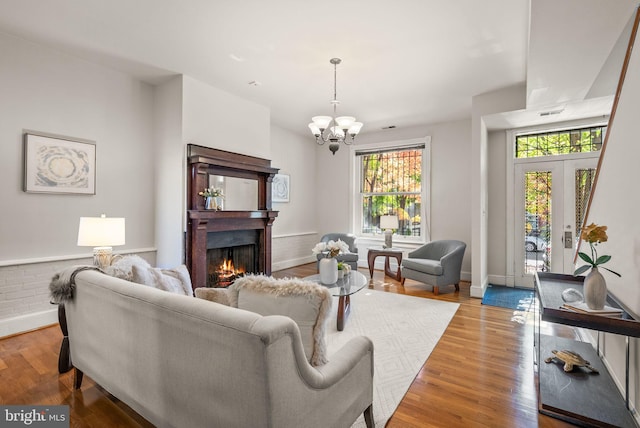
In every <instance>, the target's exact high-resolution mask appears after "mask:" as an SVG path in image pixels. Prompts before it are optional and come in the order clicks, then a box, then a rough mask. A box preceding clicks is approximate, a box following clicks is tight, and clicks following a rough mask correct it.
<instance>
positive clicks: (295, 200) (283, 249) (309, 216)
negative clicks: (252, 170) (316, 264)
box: [271, 124, 319, 270]
mask: <svg viewBox="0 0 640 428" xmlns="http://www.w3.org/2000/svg"><path fill="white" fill-rule="evenodd" d="M315 156H316V144H315V141H314V139H313V137H312V136H309V137H304V136H300V135H298V134H295V133H293V132H291V131H289V130H286V129H284V128H281V127H279V126H277V125H273V124H272V125H271V160H272V162H271V165H272V166H273V167H274V168H280V173H281V174H288V175H289V178H290V181H289V183H290V189H289V191H290V194H289V202H280V203H278V202H274V203H273V209H274V210H277V211H278V217H277V218H276V220H275V222H274V223H273V249H272V250H273V255H272V260H273V270H279V269H285V268H288V267H291V266H296V265H300V264H303V263H308V262H310V261H313V260H314V258H313V257H312V255H311V249H312V248H313V246H314V245H315V244H316V243H317V242H318V240H319V237H318V233H317V228H316V225H317V205H318V204H317V195H316V189H317V184H318V183H317V182H316V176H317V175H316V160H315Z"/></svg>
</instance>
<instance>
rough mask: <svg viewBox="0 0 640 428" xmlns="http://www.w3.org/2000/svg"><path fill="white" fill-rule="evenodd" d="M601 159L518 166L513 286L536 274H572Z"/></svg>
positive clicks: (528, 283) (525, 283)
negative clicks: (586, 210)
mask: <svg viewBox="0 0 640 428" xmlns="http://www.w3.org/2000/svg"><path fill="white" fill-rule="evenodd" d="M597 162H598V157H597V153H596V154H595V156H593V155H591V156H587V157H583V158H580V159H566V160H551V161H537V162H523V163H518V164H516V166H515V174H516V189H515V193H516V194H515V197H516V199H515V200H516V213H515V215H516V221H515V229H516V230H515V253H516V256H515V258H514V259H515V263H516V266H515V285H516V286H517V287H533V279H532V276H533V274H534V272H536V271H538V272H556V273H567V274H571V273H573V269H574V256H575V252H576V245H577V239H576V238H577V237H578V236H579V233H580V228H581V227H582V220H583V218H584V213H585V209H586V204H587V202H588V200H589V193H590V192H591V185H592V184H593V179H594V177H595V170H596V164H597Z"/></svg>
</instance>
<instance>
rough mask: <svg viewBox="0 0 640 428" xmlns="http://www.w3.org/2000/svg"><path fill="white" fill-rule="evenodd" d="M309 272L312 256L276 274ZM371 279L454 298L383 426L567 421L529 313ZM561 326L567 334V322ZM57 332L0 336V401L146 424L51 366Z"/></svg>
mask: <svg viewBox="0 0 640 428" xmlns="http://www.w3.org/2000/svg"><path fill="white" fill-rule="evenodd" d="M361 271H362V273H364V274H365V275H367V276H368V275H369V272H368V271H366V269H361ZM314 273H316V271H315V263H312V264H308V265H303V266H298V267H295V268H291V269H287V270H283V271H279V272H275V273H274V276H276V277H294V276H296V277H302V276H307V275H311V274H314ZM369 287H370V288H374V289H376V290H383V291H387V292H390V293H400V294H407V295H413V296H419V297H425V298H432V299H437V300H444V301H450V302H456V303H459V304H460V308H459V309H458V312H457V313H456V315H455V316H454V317H453V319H452V321H451V323H450V324H449V327H448V328H447V330H446V331H445V333H444V335H443V336H442V338H441V339H440V341H439V342H438V344H437V346H436V347H435V349H434V351H433V352H432V353H431V355H430V357H429V359H428V360H427V362H426V363H425V365H424V366H423V368H422V369H421V370H420V372H419V373H418V375H417V377H416V379H415V381H414V382H413V384H412V385H411V387H410V388H409V391H408V392H407V394H406V396H405V397H404V399H403V400H402V402H401V403H400V406H399V407H398V409H397V410H396V412H395V414H394V415H393V417H392V418H391V420H390V421H389V423H388V424H387V426H388V427H390V428H393V427H402V428H410V427H449V428H453V427H492V428H495V427H536V426H539V427H548V428H562V427H570V426H572V425H570V424H567V423H564V422H562V421H559V420H557V419H553V418H550V417H547V416H544V415H541V414H539V413H538V411H537V404H536V388H535V377H534V371H533V370H534V369H533V334H532V333H533V332H532V327H531V324H530V323H531V322H532V320H533V318H532V316H531V315H527V314H524V316H520V317H517V316H514V311H513V310H510V309H503V308H497V307H492V306H484V305H482V304H481V302H480V299H474V298H471V297H470V296H469V284H468V283H464V282H463V283H461V284H460V291H459V292H454V288H453V286H451V287H442V288H441V290H440V295H438V296H433V294H432V293H431V292H429V291H425V290H423V289H422V288H421V286H420V284H419V283H417V282H414V281H410V280H407V281H406V283H405V285H404V286H402V285H401V284H400V283H399V282H398V281H396V280H393V279H391V278H389V277H385V276H384V274H383V272H382V271H375V273H374V278H373V281H372V283H371V284H370V286H369ZM354 310H356V309H355V308H354ZM516 315H522V314H516ZM347 327H348V325H347ZM548 328H551V327H548ZM560 333H561V334H563V335H571V334H573V333H572V330H571V329H568V328H563V329H562V330H561V331H560ZM61 339H62V334H61V333H60V329H59V327H58V326H57V325H55V326H51V327H47V328H43V329H40V330H37V331H34V332H29V333H25V334H21V335H17V336H13V337H9V338H5V339H1V340H0V404H44V405H46V404H66V405H69V406H70V414H71V426H72V427H149V426H151V424H149V423H148V422H147V421H145V420H144V419H143V418H142V417H140V416H139V415H137V414H136V413H135V412H134V411H132V410H131V409H130V408H129V407H128V406H126V405H124V404H123V403H121V402H119V401H118V400H117V399H116V398H114V397H113V396H111V395H110V394H108V393H107V392H106V391H104V390H103V389H102V388H100V387H99V386H98V385H96V384H95V383H94V382H93V381H92V380H91V378H89V377H87V376H85V380H84V382H83V384H82V388H81V390H79V391H74V390H73V387H72V384H73V371H71V372H69V373H66V374H63V375H59V374H58V372H57V367H58V366H57V361H58V350H59V347H60V341H61ZM374 412H375V409H374ZM221 428H224V427H221Z"/></svg>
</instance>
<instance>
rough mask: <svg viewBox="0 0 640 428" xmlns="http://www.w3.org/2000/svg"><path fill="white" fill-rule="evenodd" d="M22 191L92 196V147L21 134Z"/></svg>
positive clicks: (68, 139) (73, 140)
mask: <svg viewBox="0 0 640 428" xmlns="http://www.w3.org/2000/svg"><path fill="white" fill-rule="evenodd" d="M24 191H25V192H29V193H66V194H78V195H95V193H96V143H95V142H93V141H88V140H81V139H77V138H71V137H63V136H54V135H48V134H42V133H35V132H30V131H28V132H25V133H24Z"/></svg>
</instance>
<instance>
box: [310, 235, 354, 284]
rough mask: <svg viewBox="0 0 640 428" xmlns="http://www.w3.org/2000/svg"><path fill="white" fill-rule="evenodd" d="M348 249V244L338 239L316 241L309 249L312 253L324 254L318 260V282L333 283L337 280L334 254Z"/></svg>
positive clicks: (336, 265) (336, 262)
mask: <svg viewBox="0 0 640 428" xmlns="http://www.w3.org/2000/svg"><path fill="white" fill-rule="evenodd" d="M348 251H349V245H347V243H346V242H343V241H342V240H340V239H338V240H337V241H329V242H318V243H317V244H316V246H315V247H313V249H312V250H311V252H312V253H313V254H314V255H318V254H324V255H325V257H323V258H321V259H320V260H319V262H318V270H319V272H320V282H321V283H323V284H325V285H330V284H335V283H336V281H338V261H337V260H336V258H335V257H336V256H337V255H338V254H340V253H346V252H348Z"/></svg>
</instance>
